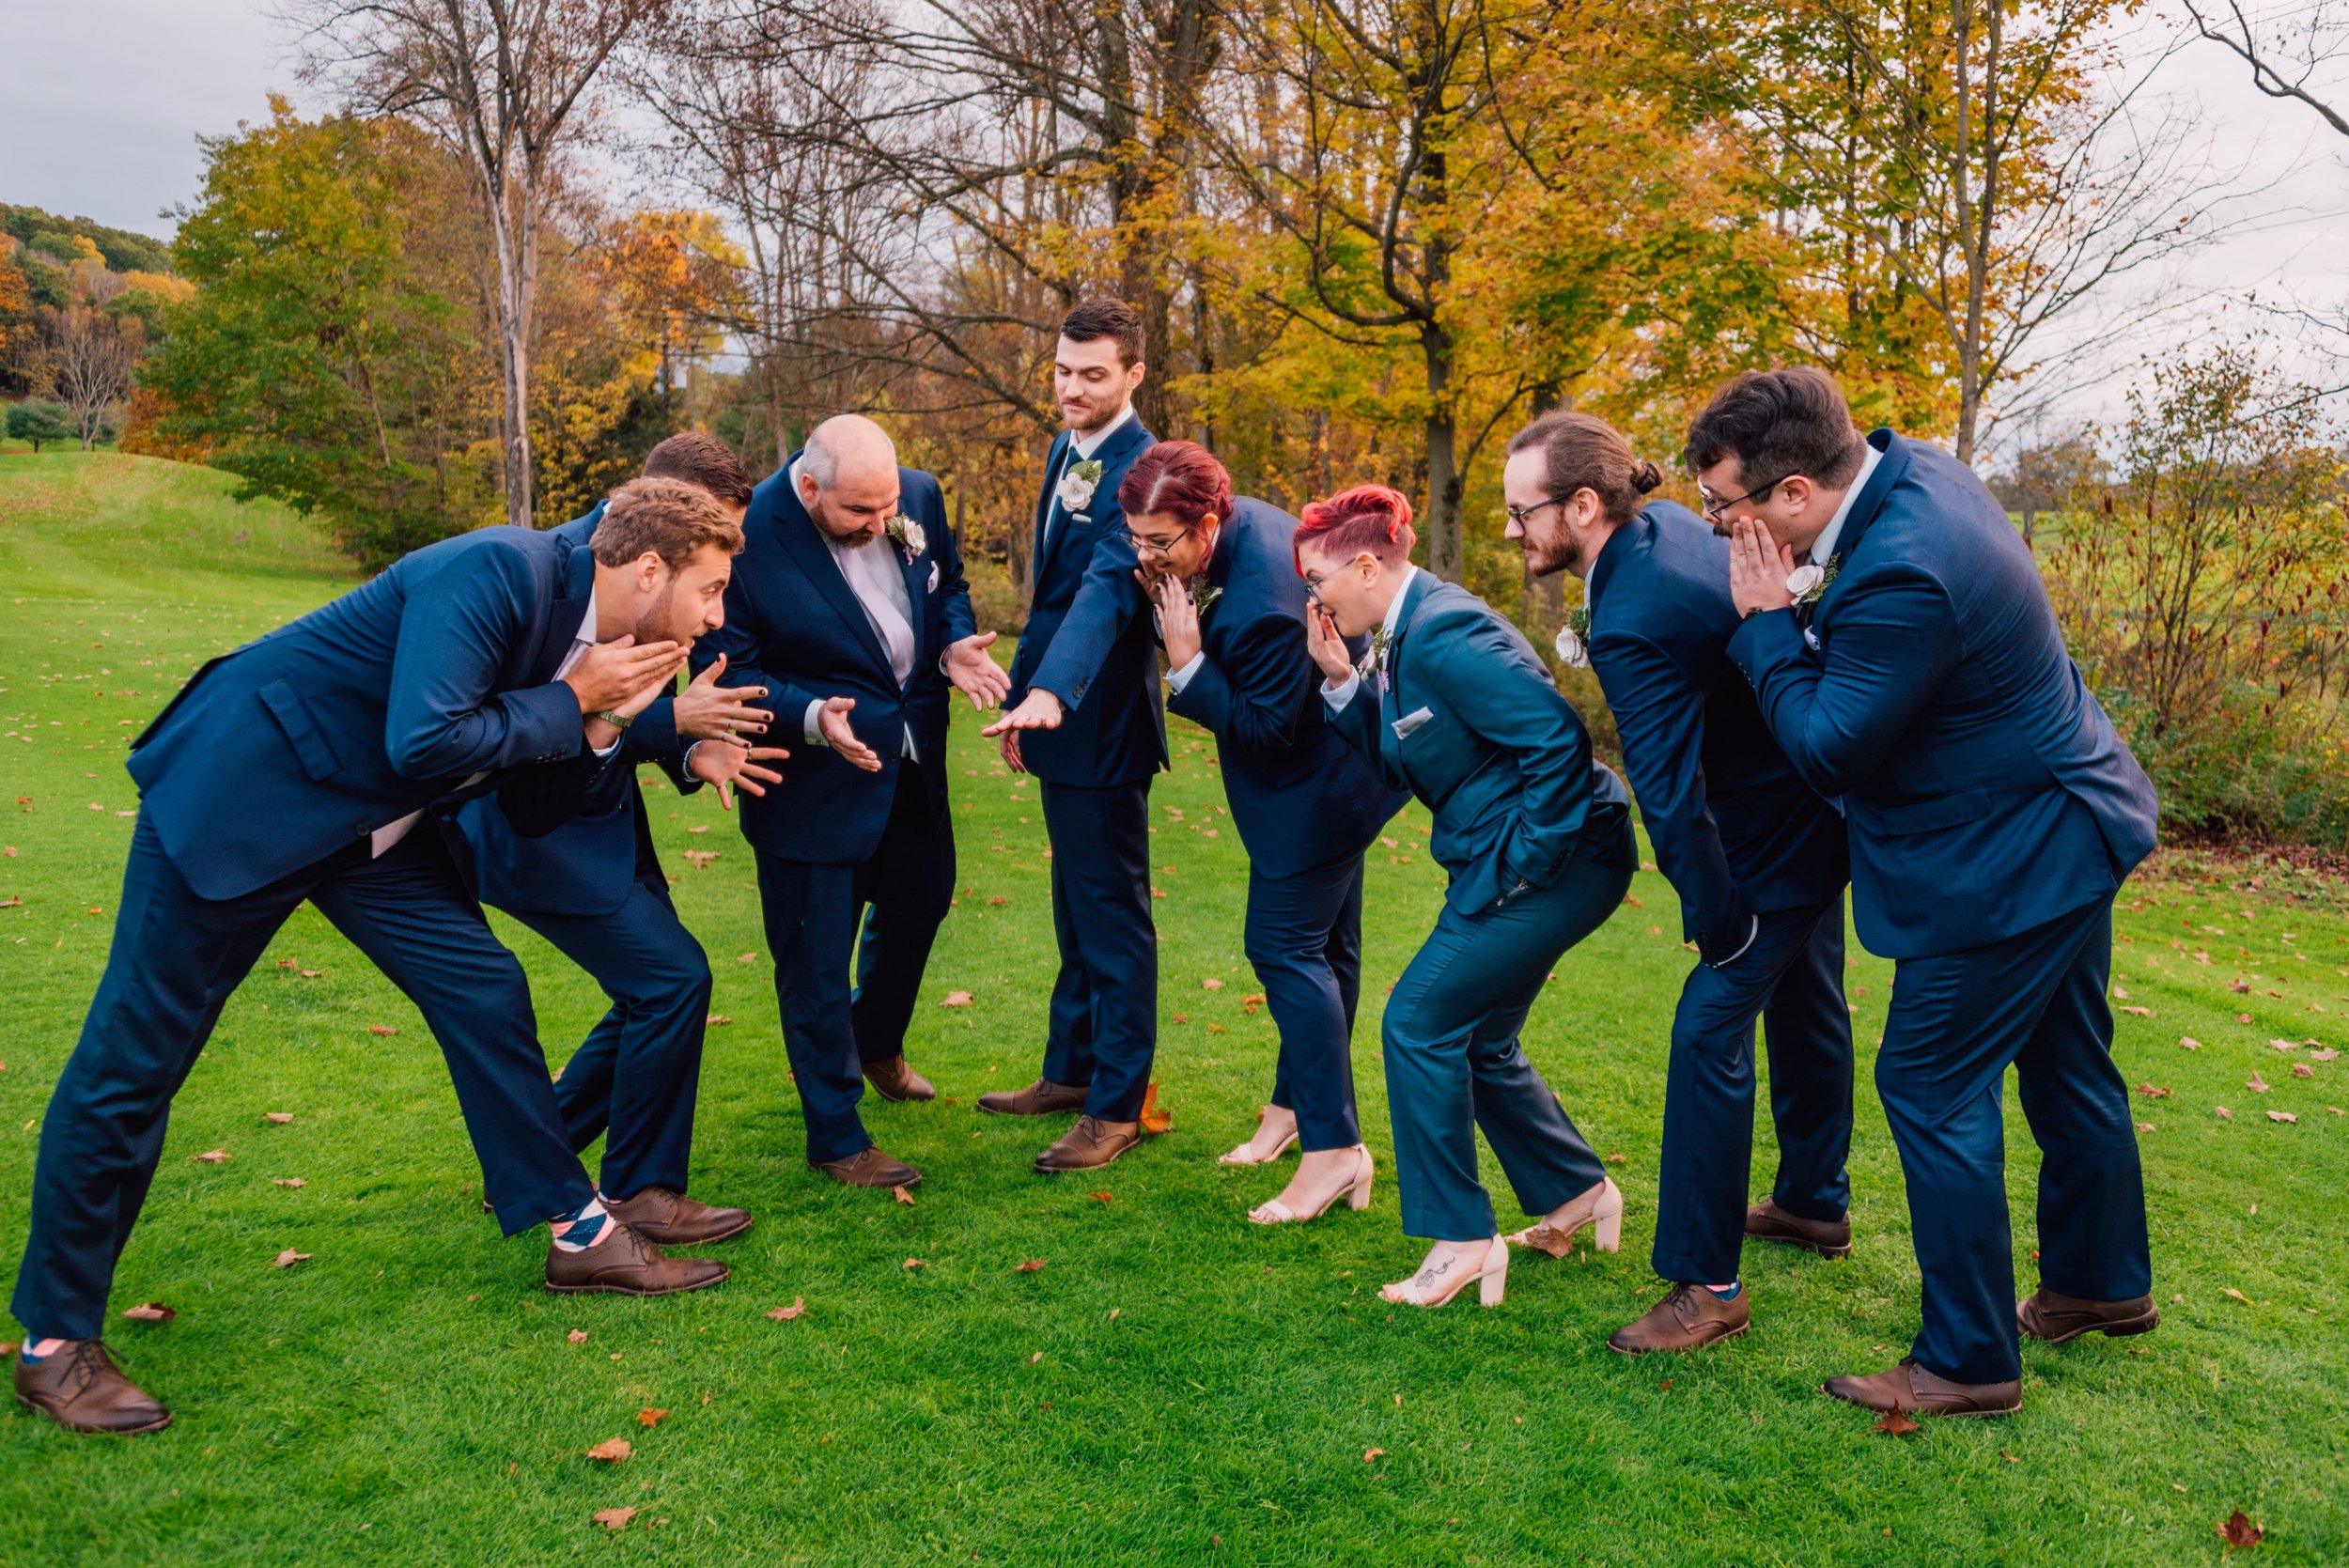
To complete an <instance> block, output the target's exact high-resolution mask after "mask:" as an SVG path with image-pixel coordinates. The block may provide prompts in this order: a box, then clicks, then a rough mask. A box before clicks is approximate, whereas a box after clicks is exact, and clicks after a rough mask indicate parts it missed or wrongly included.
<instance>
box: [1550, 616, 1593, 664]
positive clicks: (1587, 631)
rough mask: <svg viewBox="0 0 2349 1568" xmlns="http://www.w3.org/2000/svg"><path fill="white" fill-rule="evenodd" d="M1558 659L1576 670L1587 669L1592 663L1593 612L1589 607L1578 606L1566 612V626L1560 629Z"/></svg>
mask: <svg viewBox="0 0 2349 1568" xmlns="http://www.w3.org/2000/svg"><path fill="white" fill-rule="evenodd" d="M1556 646H1557V649H1558V657H1559V658H1560V659H1561V660H1563V661H1564V662H1565V663H1566V664H1567V665H1569V666H1571V667H1572V668H1574V669H1577V670H1581V669H1587V668H1589V666H1590V662H1591V611H1590V607H1589V606H1588V605H1582V604H1578V605H1576V606H1575V607H1574V608H1573V609H1571V610H1569V611H1567V612H1566V624H1565V625H1563V626H1562V627H1560V628H1559V629H1558V641H1557V644H1556Z"/></svg>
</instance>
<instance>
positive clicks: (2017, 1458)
mask: <svg viewBox="0 0 2349 1568" xmlns="http://www.w3.org/2000/svg"><path fill="white" fill-rule="evenodd" d="M1999 1458H2001V1459H2003V1460H2005V1461H2006V1462H2007V1463H2008V1464H2010V1465H2019V1464H2021V1463H2022V1462H2023V1456H2022V1455H2021V1454H2019V1453H2009V1452H2006V1450H2004V1449H2000V1450H1999Z"/></svg>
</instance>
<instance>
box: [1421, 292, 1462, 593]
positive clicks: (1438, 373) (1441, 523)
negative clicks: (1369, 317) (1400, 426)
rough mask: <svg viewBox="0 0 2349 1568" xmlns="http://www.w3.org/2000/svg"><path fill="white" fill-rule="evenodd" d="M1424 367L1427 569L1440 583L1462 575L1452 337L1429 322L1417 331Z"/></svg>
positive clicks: (1456, 579) (1458, 580)
mask: <svg viewBox="0 0 2349 1568" xmlns="http://www.w3.org/2000/svg"><path fill="white" fill-rule="evenodd" d="M1419 342H1420V351H1421V353H1422V355H1423V357H1424V359H1425V361H1426V365H1427V569H1428V570H1430V571H1432V572H1434V573H1435V574H1436V575H1437V576H1438V577H1440V578H1442V579H1443V580H1444V581H1445V582H1460V581H1461V580H1462V579H1463V578H1464V577H1465V576H1466V575H1467V565H1468V562H1467V553H1466V551H1463V550H1462V548H1461V540H1460V486H1461V480H1460V470H1459V464H1458V459H1457V451H1458V442H1457V435H1458V432H1457V429H1456V428H1455V421H1454V418H1453V412H1452V334H1450V333H1448V332H1446V331H1445V330H1444V329H1443V328H1442V327H1440V326H1438V325H1436V324H1435V323H1434V322H1429V323H1428V324H1427V325H1425V326H1423V327H1422V328H1421V329H1420V334H1419Z"/></svg>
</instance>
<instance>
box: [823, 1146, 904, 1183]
mask: <svg viewBox="0 0 2349 1568" xmlns="http://www.w3.org/2000/svg"><path fill="white" fill-rule="evenodd" d="M808 1168H809V1169H810V1170H815V1171H821V1172H823V1173H824V1174H825V1175H827V1176H830V1177H831V1178H832V1180H833V1181H836V1182H839V1183H841V1184H842V1185H843V1186H847V1187H882V1188H888V1187H918V1186H920V1185H921V1181H922V1172H919V1171H916V1170H915V1169H914V1168H913V1167H912V1166H910V1165H908V1164H907V1163H906V1162H905V1161H904V1160H902V1159H892V1158H891V1157H889V1156H887V1155H885V1154H883V1153H881V1150H880V1145H879V1144H878V1143H867V1144H866V1145H865V1146H864V1147H863V1148H862V1149H859V1150H858V1151H857V1152H856V1153H854V1154H852V1155H850V1156H849V1157H848V1158H846V1159H828V1160H825V1161H824V1162H823V1163H822V1164H820V1165H819V1164H817V1162H816V1161H814V1160H809V1161H808Z"/></svg>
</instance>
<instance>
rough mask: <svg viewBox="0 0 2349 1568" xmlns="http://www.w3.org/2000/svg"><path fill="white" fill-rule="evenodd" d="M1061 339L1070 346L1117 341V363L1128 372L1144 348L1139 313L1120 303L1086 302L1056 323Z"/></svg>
mask: <svg viewBox="0 0 2349 1568" xmlns="http://www.w3.org/2000/svg"><path fill="white" fill-rule="evenodd" d="M1060 334H1061V336H1063V337H1065V338H1066V339H1068V340H1069V341H1070V342H1071V343H1091V342H1092V341H1093V340H1094V339H1096V338H1100V337H1113V338H1115V339H1117V363H1118V364H1119V365H1123V366H1125V367H1126V368H1127V369H1128V370H1131V369H1132V368H1133V367H1134V366H1135V365H1140V364H1141V363H1142V350H1143V348H1144V347H1145V346H1146V345H1145V344H1144V342H1143V337H1144V335H1145V334H1143V327H1142V312H1140V311H1138V310H1136V309H1135V308H1134V307H1133V306H1131V305H1129V304H1128V303H1126V302H1125V301H1123V300H1087V301H1085V302H1084V303H1082V304H1080V305H1079V306H1078V307H1077V308H1076V309H1074V310H1072V311H1070V312H1069V313H1068V318H1067V319H1066V320H1065V321H1063V322H1062V323H1061V324H1060Z"/></svg>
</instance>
